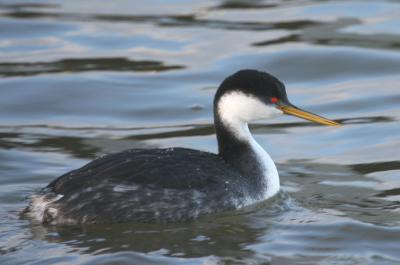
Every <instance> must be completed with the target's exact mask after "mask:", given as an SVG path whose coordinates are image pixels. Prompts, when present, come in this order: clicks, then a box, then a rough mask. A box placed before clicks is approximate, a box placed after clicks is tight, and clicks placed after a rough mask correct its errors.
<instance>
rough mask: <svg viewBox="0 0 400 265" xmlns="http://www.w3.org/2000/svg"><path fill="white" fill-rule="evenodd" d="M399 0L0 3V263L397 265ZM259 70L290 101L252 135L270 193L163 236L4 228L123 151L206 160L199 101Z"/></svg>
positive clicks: (206, 135) (134, 230)
mask: <svg viewBox="0 0 400 265" xmlns="http://www.w3.org/2000/svg"><path fill="white" fill-rule="evenodd" d="M398 14H400V3H399V2H397V1H375V2H371V1H317V0H315V1H311V0H308V1H306V0H305V1H283V0H282V1H279V0H275V1H258V0H254V1H222V0H221V1H217V0H215V1H182V0H176V1H161V0H158V1H156V0H154V1H144V0H143V1H126V0H116V1H107V2H105V1H93V0H89V1H77V0H76V1H57V0H52V1H46V0H36V1H28V0H25V1H24V0H4V1H1V3H0V88H1V97H0V161H1V162H0V263H1V264H5V265H9V264H10V265H17V264H31V265H33V264H85V265H89V264H185V265H187V264H324V265H325V264H399V263H400V244H399V242H400V152H399V146H400V138H399V129H400V128H399V118H398V117H399V116H400V110H399V107H398V106H399V104H400V94H399V93H398V91H399V90H398V87H399V83H400V82H399V81H400V76H399V74H398V73H399V72H400V54H399V52H398V51H399V47H400V30H399V28H400V27H399V26H400V17H399V16H398ZM242 68H256V69H259V70H263V71H268V72H270V73H272V74H274V75H276V76H277V77H279V78H280V79H281V80H282V81H284V82H285V84H286V87H287V91H288V94H289V97H290V99H291V101H292V102H294V103H295V104H296V105H299V106H301V107H303V108H304V109H308V110H310V111H313V112H316V113H319V114H321V115H324V116H327V117H329V118H332V119H335V120H338V121H341V122H342V123H343V124H344V126H342V127H341V128H331V127H323V126H318V125H314V124H311V123H309V122H307V121H302V120H298V119H295V118H292V117H285V118H280V119H277V120H272V121H265V122H259V123H257V124H255V125H253V126H252V131H253V133H254V134H255V137H256V139H257V140H258V141H259V142H260V144H261V145H262V146H263V147H264V148H265V149H267V150H268V152H269V153H270V154H271V156H272V157H273V159H274V160H275V161H276V163H277V166H278V170H279V172H280V176H281V183H282V192H281V193H280V194H279V195H278V196H276V197H275V198H274V199H272V200H270V201H267V202H264V203H261V204H260V205H256V206H254V207H249V208H248V209H243V210H240V211H233V212H227V213H223V214H219V215H213V216H205V217H203V218H200V219H199V220H196V221H193V222H188V223H180V224H168V225H167V224H165V225H148V224H147V225H146V224H116V225H91V226H69V227H68V226H67V227H52V226H43V225H39V224H34V223H31V222H29V220H24V219H19V216H18V213H19V211H20V210H21V209H23V208H24V207H25V206H26V205H27V202H26V198H27V196H29V195H32V194H34V193H35V192H36V191H37V190H39V189H40V188H41V187H43V186H45V185H46V184H47V183H48V182H50V181H51V180H53V179H54V178H56V177H57V176H59V175H61V174H63V173H64V172H66V171H69V170H72V169H75V168H78V167H80V166H82V165H84V164H85V163H87V162H88V161H90V160H92V159H94V158H96V157H98V156H100V155H103V154H107V153H112V152H117V151H120V150H124V149H127V148H152V147H169V146H180V147H188V148H195V149H201V150H205V151H211V152H216V151H217V150H216V140H215V136H214V134H213V133H214V130H213V125H212V122H213V121H212V97H213V94H214V92H215V89H216V87H217V86H218V84H219V83H220V82H221V81H222V79H223V78H224V77H226V76H227V75H229V74H231V73H233V72H235V71H237V70H239V69H242Z"/></svg>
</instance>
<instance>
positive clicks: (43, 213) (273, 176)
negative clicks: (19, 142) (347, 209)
mask: <svg viewBox="0 0 400 265" xmlns="http://www.w3.org/2000/svg"><path fill="white" fill-rule="evenodd" d="M213 112H214V127H215V134H216V138H217V142H218V153H217V154H215V153H210V152H204V151H200V150H194V149H188V148H178V147H175V148H173V147H172V148H162V149H157V148H155V149H129V150H126V151H122V152H119V153H114V154H109V155H106V156H103V157H99V158H97V159H95V160H93V161H92V162H89V163H88V164H86V165H84V166H83V167H81V168H79V169H76V170H72V171H71V172H68V173H66V174H64V175H62V176H60V177H58V178H57V179H55V180H53V181H52V182H50V184H48V185H47V187H45V188H44V189H42V190H41V191H40V192H38V193H37V194H35V195H33V196H31V198H30V203H29V205H28V206H27V207H26V209H25V210H24V214H26V215H28V217H30V218H31V219H33V220H35V221H36V222H40V223H43V224H50V225H68V224H97V223H121V222H144V223H171V222H185V221H189V220H193V219H196V218H199V217H200V216H203V215H207V214H213V213H217V212H221V211H229V210H236V209H240V208H243V207H246V206H248V205H251V204H254V203H258V202H261V201H264V200H267V199H269V198H271V197H273V196H275V195H276V194H277V193H278V192H279V190H280V180H279V174H278V171H277V168H276V166H275V163H274V161H273V160H272V159H271V157H270V155H269V154H268V153H267V152H266V151H265V150H264V149H263V147H262V146H261V145H260V144H258V143H257V142H256V140H255V139H254V138H253V136H252V134H251V132H250V130H249V127H248V124H249V123H251V122H254V121H257V120H262V119H271V118H275V117H278V116H282V114H288V115H293V116H297V117H299V118H302V119H306V120H309V121H312V122H316V123H320V124H323V125H329V126H338V125H340V124H339V123H338V122H335V121H333V120H329V119H327V118H324V117H321V116H318V115H316V114H313V113H311V112H308V111H305V110H302V109H300V108H298V107H296V106H295V105H293V104H292V103H291V102H290V101H289V99H288V96H287V94H286V89H285V85H284V84H283V83H282V82H281V81H280V80H279V79H278V78H276V77H274V76H273V75H271V74H269V73H266V72H263V71H258V70H253V69H244V70H239V71H237V72H236V73H234V74H232V75H230V76H228V77H227V78H226V79H224V80H223V82H222V83H221V84H220V85H219V87H218V89H217V91H216V93H215V96H214V101H213Z"/></svg>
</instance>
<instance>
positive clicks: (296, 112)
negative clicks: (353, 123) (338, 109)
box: [277, 105, 340, 126]
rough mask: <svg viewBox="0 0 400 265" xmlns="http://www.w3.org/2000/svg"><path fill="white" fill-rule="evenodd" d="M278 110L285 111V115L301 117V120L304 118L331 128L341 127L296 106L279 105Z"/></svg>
mask: <svg viewBox="0 0 400 265" xmlns="http://www.w3.org/2000/svg"><path fill="white" fill-rule="evenodd" d="M277 108H278V109H280V110H281V111H283V113H285V114H289V115H293V116H296V117H299V118H302V119H305V120H309V121H312V122H316V123H320V124H324V125H330V126H338V125H340V124H339V123H337V122H335V121H332V120H329V119H326V118H324V117H321V116H318V115H316V114H313V113H311V112H308V111H305V110H302V109H299V108H297V107H294V106H288V105H278V106H277Z"/></svg>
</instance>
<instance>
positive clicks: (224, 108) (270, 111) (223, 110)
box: [217, 92, 282, 199]
mask: <svg viewBox="0 0 400 265" xmlns="http://www.w3.org/2000/svg"><path fill="white" fill-rule="evenodd" d="M217 110H218V115H219V117H220V119H221V122H222V123H223V124H224V126H225V127H226V128H227V130H228V131H230V132H231V133H232V135H233V136H234V137H235V138H236V139H237V140H239V141H241V142H244V143H247V144H248V145H249V146H250V148H251V150H252V151H253V153H254V154H255V157H256V158H257V160H258V163H259V165H260V166H261V168H262V171H263V176H264V182H265V183H264V184H265V185H264V186H265V187H266V188H265V190H264V194H263V196H262V197H263V198H262V199H267V198H270V197H272V196H273V195H275V194H276V193H277V192H278V191H279V188H280V183H279V175H278V171H277V169H276V166H275V163H274V161H273V160H272V159H271V157H270V156H269V154H268V153H267V152H266V151H265V150H264V149H263V148H262V147H261V146H260V145H259V144H258V143H257V142H256V140H255V139H254V138H253V136H252V134H251V132H250V130H249V127H248V122H250V121H252V120H258V119H263V118H272V117H274V116H277V115H281V114H282V112H281V111H279V110H277V109H276V108H275V107H273V106H267V105H266V104H265V103H262V102H260V101H259V100H258V99H256V98H255V97H251V96H248V95H246V94H244V93H242V92H231V93H229V94H227V95H223V96H222V97H221V98H220V100H219V102H218V107H217Z"/></svg>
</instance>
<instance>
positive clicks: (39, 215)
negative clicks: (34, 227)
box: [28, 194, 64, 222]
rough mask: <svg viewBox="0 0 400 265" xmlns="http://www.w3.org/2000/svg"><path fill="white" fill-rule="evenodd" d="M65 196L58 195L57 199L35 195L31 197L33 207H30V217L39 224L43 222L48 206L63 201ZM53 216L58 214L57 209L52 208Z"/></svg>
mask: <svg viewBox="0 0 400 265" xmlns="http://www.w3.org/2000/svg"><path fill="white" fill-rule="evenodd" d="M63 196H64V195H61V194H58V195H57V196H56V197H53V198H48V197H46V195H34V196H32V197H31V200H32V202H31V205H30V206H29V212H28V215H29V216H30V217H31V218H32V219H34V220H36V221H39V222H43V215H44V212H45V211H46V209H47V208H48V205H49V204H50V203H53V202H55V201H57V200H59V199H61V198H62V197H63ZM49 210H51V213H52V214H57V209H55V208H51V209H49Z"/></svg>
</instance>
